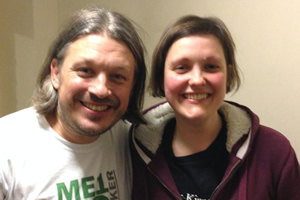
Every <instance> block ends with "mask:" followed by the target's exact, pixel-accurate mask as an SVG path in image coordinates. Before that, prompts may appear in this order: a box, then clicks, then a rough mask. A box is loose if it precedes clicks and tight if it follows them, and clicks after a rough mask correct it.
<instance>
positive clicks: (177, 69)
mask: <svg viewBox="0 0 300 200" xmlns="http://www.w3.org/2000/svg"><path fill="white" fill-rule="evenodd" d="M174 69H175V71H176V72H184V71H186V70H187V67H185V66H184V65H178V66H176V67H175V68H174Z"/></svg>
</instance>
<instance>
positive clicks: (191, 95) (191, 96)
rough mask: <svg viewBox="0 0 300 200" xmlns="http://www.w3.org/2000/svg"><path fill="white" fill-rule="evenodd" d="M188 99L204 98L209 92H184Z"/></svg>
mask: <svg viewBox="0 0 300 200" xmlns="http://www.w3.org/2000/svg"><path fill="white" fill-rule="evenodd" d="M183 96H184V97H185V98H187V99H193V100H202V99H205V98H207V97H208V94H184V95H183Z"/></svg>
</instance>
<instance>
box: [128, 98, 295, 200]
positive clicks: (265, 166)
mask: <svg viewBox="0 0 300 200" xmlns="http://www.w3.org/2000/svg"><path fill="white" fill-rule="evenodd" d="M220 112H222V113H223V115H224V117H225V121H226V124H227V142H226V148H227V150H228V152H230V155H229V164H228V166H227V169H226V171H225V174H224V177H223V179H222V181H221V183H220V184H219V185H218V186H217V188H216V189H215V191H214V192H213V194H212V196H211V198H210V199H211V200H235V199H240V200H271V199H272V200H300V167H299V162H298V160H297V157H296V155H295V152H294V149H293V148H292V147H291V145H290V143H289V141H288V140H287V139H286V138H285V137H284V136H283V135H282V134H281V133H279V132H277V131H275V130H273V129H271V128H268V127H265V126H263V125H260V124H259V118H258V117H257V116H256V115H255V114H254V113H253V112H252V111H251V110H250V109H248V108H247V107H244V106H241V105H238V104H236V103H233V102H224V103H223V104H222V106H221V108H220ZM174 117H175V116H174V112H173V111H172V108H171V107H170V105H169V104H168V103H161V104H158V105H155V106H153V107H151V108H149V109H148V110H146V111H145V118H146V119H147V120H148V122H149V123H148V124H147V125H139V126H133V127H131V137H132V140H131V153H132V162H133V176H134V177H133V199H134V200H169V199H178V200H179V199H181V197H180V193H179V191H178V190H177V188H176V185H175V182H174V180H173V178H172V175H171V172H170V170H169V168H168V164H167V163H166V159H165V157H164V154H163V150H162V147H161V141H162V134H163V130H164V126H165V124H166V122H167V121H168V120H169V119H171V118H174Z"/></svg>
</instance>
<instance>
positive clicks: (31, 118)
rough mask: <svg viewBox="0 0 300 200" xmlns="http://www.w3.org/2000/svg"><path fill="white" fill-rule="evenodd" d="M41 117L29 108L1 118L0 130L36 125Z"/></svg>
mask: <svg viewBox="0 0 300 200" xmlns="http://www.w3.org/2000/svg"><path fill="white" fill-rule="evenodd" d="M39 117H40V115H39V114H38V113H37V112H36V110H35V109H34V108H33V107H28V108H25V109H22V110H19V111H17V112H14V113H11V114H8V115H6V116H3V117H1V118H0V129H2V130H3V128H9V129H13V128H18V127H21V126H24V125H25V124H27V125H30V124H32V123H36V122H37V121H38V118H39Z"/></svg>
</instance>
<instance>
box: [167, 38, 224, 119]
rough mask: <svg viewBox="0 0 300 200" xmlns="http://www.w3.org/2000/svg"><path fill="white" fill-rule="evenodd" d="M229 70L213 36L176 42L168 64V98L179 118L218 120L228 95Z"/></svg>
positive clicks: (169, 54) (171, 49) (183, 39)
mask: <svg viewBox="0 0 300 200" xmlns="http://www.w3.org/2000/svg"><path fill="white" fill-rule="evenodd" d="M226 82H227V66H226V60H225V56H224V52H223V48H222V45H221V43H220V41H219V40H218V39H217V38H216V37H215V36H213V35H208V34H207V35H192V36H187V37H184V38H181V39H179V40H176V41H175V42H174V43H173V44H172V46H171V47H170V49H169V51H168V53H167V57H166V60H165V68H164V90H165V96H166V99H167V100H168V102H169V103H170V105H171V106H172V108H173V109H174V111H175V114H176V118H179V119H180V118H182V119H185V120H197V121H199V120H207V119H209V118H211V117H215V116H217V111H218V109H219V108H220V105H221V103H222V102H223V100H224V97H225V94H226Z"/></svg>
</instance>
